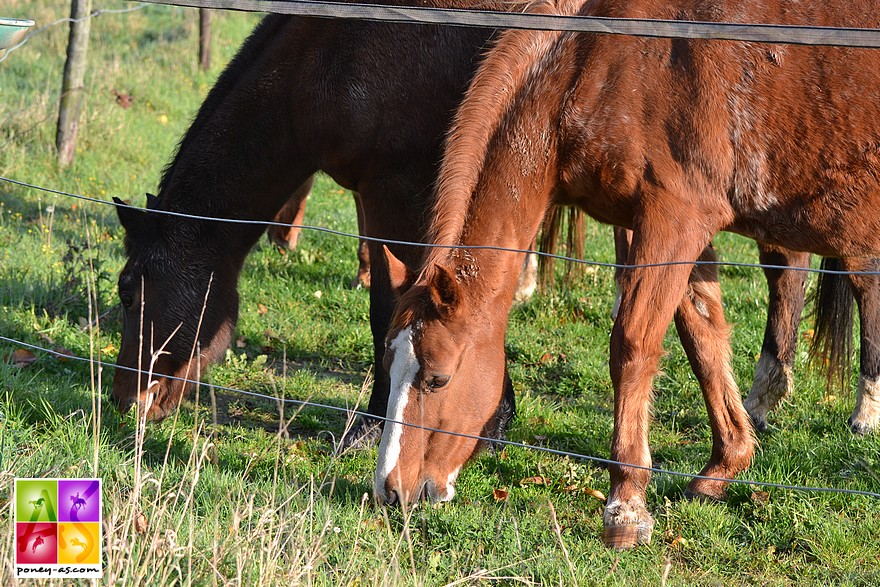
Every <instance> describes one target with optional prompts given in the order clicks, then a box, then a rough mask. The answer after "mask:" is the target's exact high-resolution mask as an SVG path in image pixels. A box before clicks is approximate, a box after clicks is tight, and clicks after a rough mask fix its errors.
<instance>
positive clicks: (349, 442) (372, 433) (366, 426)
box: [336, 416, 382, 454]
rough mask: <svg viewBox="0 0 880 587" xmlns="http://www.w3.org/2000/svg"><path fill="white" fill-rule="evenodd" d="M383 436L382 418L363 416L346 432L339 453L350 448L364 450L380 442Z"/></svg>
mask: <svg viewBox="0 0 880 587" xmlns="http://www.w3.org/2000/svg"><path fill="white" fill-rule="evenodd" d="M381 437H382V420H376V419H374V418H367V417H363V416H361V417H360V418H358V419H357V421H356V422H355V423H354V426H352V427H351V429H350V430H349V431H348V433H346V435H345V436H344V437H343V439H342V443H341V444H340V445H339V449H338V450H337V451H336V452H337V453H338V454H342V453H345V452H348V451H350V450H364V449H368V448H370V447H372V446H373V445H374V444H376V443H378V442H379V439H380V438H381Z"/></svg>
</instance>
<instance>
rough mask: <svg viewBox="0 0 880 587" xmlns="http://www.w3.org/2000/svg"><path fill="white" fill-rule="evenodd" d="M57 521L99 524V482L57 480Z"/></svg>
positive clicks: (91, 480)
mask: <svg viewBox="0 0 880 587" xmlns="http://www.w3.org/2000/svg"><path fill="white" fill-rule="evenodd" d="M58 521H59V522H100V521H101V480H100V479H59V480H58Z"/></svg>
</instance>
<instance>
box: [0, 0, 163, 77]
mask: <svg viewBox="0 0 880 587" xmlns="http://www.w3.org/2000/svg"><path fill="white" fill-rule="evenodd" d="M147 6H149V4H147V3H143V2H142V3H140V4H139V5H138V6H132V7H129V8H99V9H97V10H94V11H92V12H91V13H89V15H88V16H84V17H83V18H69V17H68V18H59V19H58V20H54V21H52V22H50V23H48V24H45V25H43V26H41V27H39V28H36V29H34V30H32V31H31V32H29V33H28V34H27V35H26V36H25V37H24V38H23V39H22V40H21V41H19V42H18V43H17V44H15V45H13V46H12V47H10V48H9V49H7V50H6V53H4V54H3V56H2V57H0V63H2V62H3V61H5V60H6V58H7V57H9V54H10V53H12V52H13V51H15V50H17V49H20V48H21V47H23V46H24V45H26V44H27V42H28V41H30V40H31V37H33V36H34V35H36V34H38V33H41V32H43V31H45V30H46V29H49V28H52V27H54V26H56V25H59V24H62V23H65V22H69V23H74V22H81V21H83V20H88V19H91V18H95V17H98V16H101V15H102V14H127V13H129V12H136V11H138V10H143V9H144V8H146V7H147Z"/></svg>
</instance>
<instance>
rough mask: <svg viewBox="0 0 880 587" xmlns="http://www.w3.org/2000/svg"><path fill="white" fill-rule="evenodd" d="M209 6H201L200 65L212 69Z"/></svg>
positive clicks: (202, 67) (206, 69) (210, 13)
mask: <svg viewBox="0 0 880 587" xmlns="http://www.w3.org/2000/svg"><path fill="white" fill-rule="evenodd" d="M212 14H213V13H212V12H211V11H210V10H208V9H207V8H199V67H200V68H201V69H202V71H208V70H209V69H211V16H212Z"/></svg>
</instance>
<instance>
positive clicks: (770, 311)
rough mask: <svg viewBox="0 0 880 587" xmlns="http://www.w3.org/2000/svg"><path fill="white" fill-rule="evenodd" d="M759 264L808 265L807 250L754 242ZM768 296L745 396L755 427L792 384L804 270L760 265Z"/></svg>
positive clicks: (764, 423) (763, 426)
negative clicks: (758, 353)
mask: <svg viewBox="0 0 880 587" xmlns="http://www.w3.org/2000/svg"><path fill="white" fill-rule="evenodd" d="M758 249H759V251H760V258H761V264H762V265H781V266H788V267H808V266H809V264H810V254H809V253H801V252H796V251H790V250H788V249H784V248H781V247H775V246H772V245H767V244H764V243H758ZM764 275H765V276H766V278H767V286H768V288H769V290H770V299H769V304H768V308H767V326H766V328H765V330H764V343H763V345H762V347H761V356H760V358H759V359H758V365H757V366H756V367H755V378H754V380H753V383H752V389H751V391H750V392H749V395H748V397H747V398H746V400H745V407H746V411H747V412H748V413H749V416H750V417H751V418H752V423H753V424H754V425H755V428H756V429H758V430H765V429H766V428H767V414H768V413H769V412H770V410H772V409H773V408H775V407H776V406H777V405H778V404H779V402H780V401H782V399H783V398H785V397H786V396H788V395H789V394H790V393H791V391H792V389H793V387H794V380H793V376H792V367H793V365H794V355H795V349H796V346H797V331H798V324H800V321H801V314H802V313H803V310H804V293H805V286H806V278H807V274H806V272H805V271H786V270H783V269H773V268H767V267H765V268H764Z"/></svg>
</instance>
